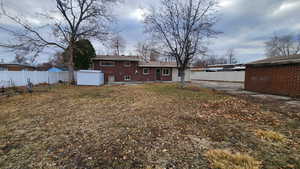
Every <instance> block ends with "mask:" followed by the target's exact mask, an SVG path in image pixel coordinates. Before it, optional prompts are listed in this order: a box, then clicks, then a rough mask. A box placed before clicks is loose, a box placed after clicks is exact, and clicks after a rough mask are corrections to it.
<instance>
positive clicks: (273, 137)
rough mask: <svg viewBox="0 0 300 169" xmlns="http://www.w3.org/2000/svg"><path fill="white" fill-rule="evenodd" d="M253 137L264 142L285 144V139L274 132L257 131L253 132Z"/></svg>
mask: <svg viewBox="0 0 300 169" xmlns="http://www.w3.org/2000/svg"><path fill="white" fill-rule="evenodd" d="M255 135H256V136H257V137H259V138H261V139H263V140H266V141H271V142H279V143H285V142H287V138H286V137H285V136H284V135H282V134H280V133H278V132H275V131H270V130H260V129H259V130H256V131H255Z"/></svg>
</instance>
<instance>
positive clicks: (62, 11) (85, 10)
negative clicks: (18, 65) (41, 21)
mask: <svg viewBox="0 0 300 169" xmlns="http://www.w3.org/2000/svg"><path fill="white" fill-rule="evenodd" d="M116 1H117V0H55V1H54V3H56V11H55V12H56V13H57V14H58V17H57V16H56V17H53V15H51V14H49V13H46V12H45V13H43V14H42V16H44V17H45V18H46V19H47V21H48V22H49V23H52V24H50V25H49V24H47V25H42V26H35V25H33V24H31V23H30V22H29V21H27V20H26V19H24V17H22V16H13V15H10V14H9V13H7V11H6V10H5V6H4V5H3V3H2V12H1V13H2V15H3V16H5V17H6V18H7V19H9V20H10V21H12V22H14V23H15V24H17V25H18V26H20V27H21V30H20V29H19V30H13V29H9V28H7V27H6V26H5V25H4V24H1V25H0V30H2V31H5V32H7V33H9V34H10V35H11V36H12V37H13V38H14V39H13V41H11V42H10V43H7V42H1V43H0V47H5V48H9V49H11V50H13V51H16V52H18V51H23V52H27V53H33V54H34V56H38V55H39V53H40V52H42V51H43V50H44V49H45V48H46V47H50V46H54V47H57V48H61V49H62V50H65V51H67V53H68V57H67V58H68V69H69V72H70V80H71V81H73V80H74V73H73V72H74V48H75V42H76V41H78V40H79V39H82V38H87V39H88V38H97V39H104V38H105V36H106V35H107V32H108V30H107V28H108V27H107V26H108V23H109V22H110V21H111V20H112V17H111V15H110V10H109V6H110V5H111V4H112V3H114V2H116ZM2 2H3V1H2ZM52 13H53V12H52ZM53 21H54V22H53ZM46 28H47V29H46ZM45 29H46V30H48V31H49V29H51V30H53V31H52V32H51V34H52V35H54V36H55V40H49V38H48V37H49V36H51V35H49V34H47V35H46V36H45V33H43V31H44V32H45Z"/></svg>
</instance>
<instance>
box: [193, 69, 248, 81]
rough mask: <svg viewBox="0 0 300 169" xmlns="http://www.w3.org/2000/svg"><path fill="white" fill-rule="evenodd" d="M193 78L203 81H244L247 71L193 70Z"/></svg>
mask: <svg viewBox="0 0 300 169" xmlns="http://www.w3.org/2000/svg"><path fill="white" fill-rule="evenodd" d="M191 79H192V80H203V81H224V82H244V81H245V72H244V71H237V72H197V71H192V72H191Z"/></svg>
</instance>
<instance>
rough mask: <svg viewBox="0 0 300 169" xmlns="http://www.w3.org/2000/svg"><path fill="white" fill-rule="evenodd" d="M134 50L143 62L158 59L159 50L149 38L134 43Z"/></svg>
mask: <svg viewBox="0 0 300 169" xmlns="http://www.w3.org/2000/svg"><path fill="white" fill-rule="evenodd" d="M136 52H137V54H138V56H140V57H141V59H142V60H143V61H145V62H149V61H158V60H159V57H160V52H159V49H158V47H157V46H155V43H154V42H152V41H149V40H145V41H141V42H138V43H137V45H136Z"/></svg>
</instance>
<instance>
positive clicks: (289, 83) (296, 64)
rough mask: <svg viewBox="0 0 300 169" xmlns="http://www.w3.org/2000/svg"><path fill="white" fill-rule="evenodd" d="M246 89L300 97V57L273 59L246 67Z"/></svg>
mask: <svg viewBox="0 0 300 169" xmlns="http://www.w3.org/2000/svg"><path fill="white" fill-rule="evenodd" d="M245 89H246V90H249V91H255V92H261V93H269V94H277V95H286V96H292V97H299V96H300V55H293V56H289V57H273V58H267V59H264V60H259V61H256V62H252V63H249V64H247V65H246V77H245Z"/></svg>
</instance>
